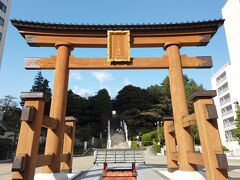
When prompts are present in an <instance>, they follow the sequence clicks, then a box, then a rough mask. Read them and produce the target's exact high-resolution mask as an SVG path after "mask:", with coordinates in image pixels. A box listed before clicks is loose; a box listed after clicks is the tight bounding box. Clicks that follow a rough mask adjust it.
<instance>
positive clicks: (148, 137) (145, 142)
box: [142, 131, 157, 146]
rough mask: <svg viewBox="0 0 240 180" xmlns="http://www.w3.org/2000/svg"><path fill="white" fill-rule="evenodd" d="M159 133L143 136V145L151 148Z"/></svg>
mask: <svg viewBox="0 0 240 180" xmlns="http://www.w3.org/2000/svg"><path fill="white" fill-rule="evenodd" d="M156 136H157V131H152V132H149V133H146V134H143V135H142V145H143V146H150V145H152V143H153V141H152V140H153V139H154V138H156Z"/></svg>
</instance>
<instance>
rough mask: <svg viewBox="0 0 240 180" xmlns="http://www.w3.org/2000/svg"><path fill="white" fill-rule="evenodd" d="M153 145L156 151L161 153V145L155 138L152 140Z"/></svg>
mask: <svg viewBox="0 0 240 180" xmlns="http://www.w3.org/2000/svg"><path fill="white" fill-rule="evenodd" d="M152 142H153V145H152V148H153V150H154V151H155V153H160V152H161V145H158V144H157V142H156V141H155V140H154V139H153V140H152Z"/></svg>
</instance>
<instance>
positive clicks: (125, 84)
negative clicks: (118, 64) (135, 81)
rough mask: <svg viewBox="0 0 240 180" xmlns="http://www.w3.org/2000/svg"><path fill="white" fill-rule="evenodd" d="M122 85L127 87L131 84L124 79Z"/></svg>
mask: <svg viewBox="0 0 240 180" xmlns="http://www.w3.org/2000/svg"><path fill="white" fill-rule="evenodd" d="M123 84H124V86H127V85H130V84H132V83H131V82H130V81H129V79H128V78H125V79H124V81H123Z"/></svg>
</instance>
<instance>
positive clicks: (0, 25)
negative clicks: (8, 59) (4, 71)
mask: <svg viewBox="0 0 240 180" xmlns="http://www.w3.org/2000/svg"><path fill="white" fill-rule="evenodd" d="M10 5H11V2H10V0H0V67H1V64H2V56H3V50H4V43H5V38H6V33H7V24H8V19H9V13H10Z"/></svg>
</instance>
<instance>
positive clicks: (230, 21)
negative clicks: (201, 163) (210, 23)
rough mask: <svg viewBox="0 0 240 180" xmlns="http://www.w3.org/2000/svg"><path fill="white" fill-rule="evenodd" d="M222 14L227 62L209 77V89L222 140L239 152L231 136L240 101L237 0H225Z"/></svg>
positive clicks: (238, 7) (239, 9)
mask: <svg viewBox="0 0 240 180" xmlns="http://www.w3.org/2000/svg"><path fill="white" fill-rule="evenodd" d="M222 15H223V18H224V19H225V23H224V28H225V32H226V39H227V44H228V50H229V55H230V61H229V63H227V64H225V65H224V66H223V67H222V68H220V69H219V70H218V71H217V72H216V73H215V74H214V75H213V76H212V79H211V83H212V88H213V89H215V90H217V96H216V97H215V98H214V101H215V104H216V107H217V111H218V126H219V131H220V136H221V140H222V143H223V145H224V146H226V147H227V148H228V149H230V150H232V151H234V152H236V153H240V146H239V144H238V142H237V141H236V140H235V139H234V138H233V130H234V129H235V128H236V125H235V120H236V108H237V105H238V104H239V103H240V83H239V82H240V81H239V79H240V44H239V43H240V26H239V24H240V0H228V1H227V2H226V4H225V6H224V7H223V9H222Z"/></svg>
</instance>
